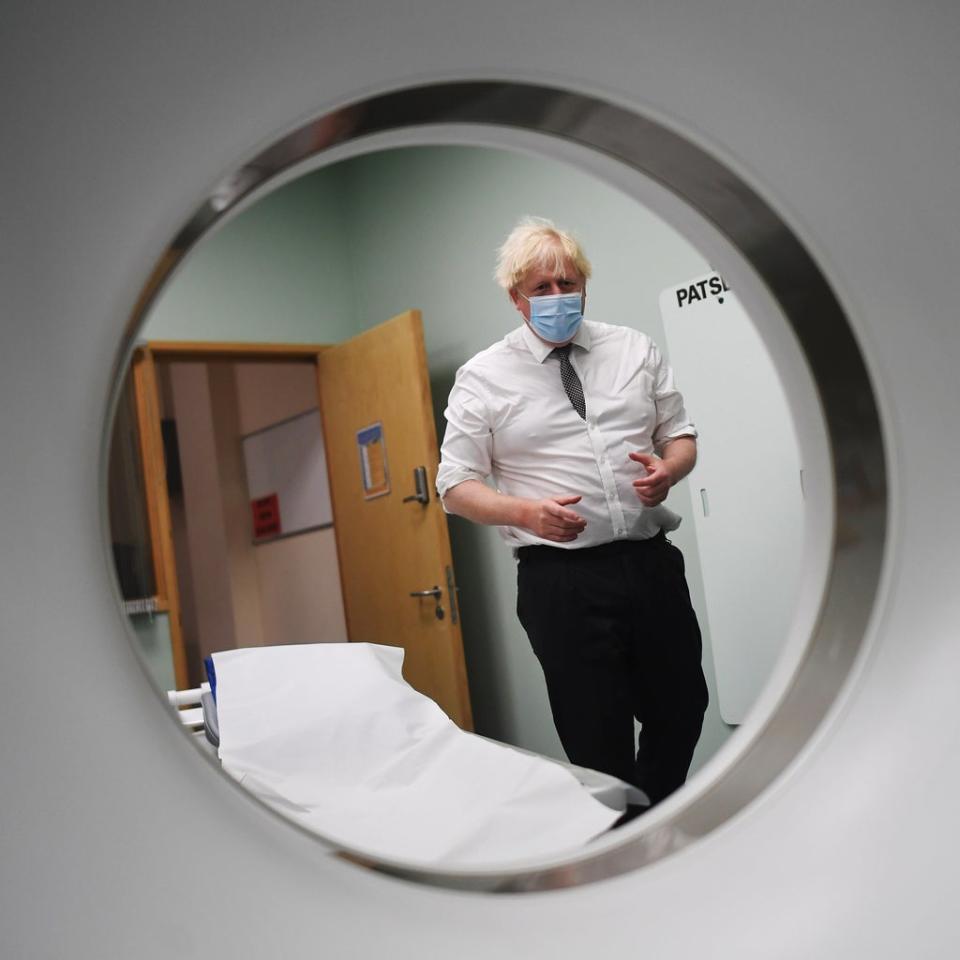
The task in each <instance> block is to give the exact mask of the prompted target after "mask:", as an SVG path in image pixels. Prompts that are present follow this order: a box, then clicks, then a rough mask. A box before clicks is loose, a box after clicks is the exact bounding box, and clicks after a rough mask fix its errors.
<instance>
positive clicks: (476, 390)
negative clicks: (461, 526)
mask: <svg viewBox="0 0 960 960" xmlns="http://www.w3.org/2000/svg"><path fill="white" fill-rule="evenodd" d="M443 415H444V417H446V420H447V429H446V431H445V432H444V435H443V445H442V446H441V447H440V467H439V469H438V470H437V496H439V497H440V501H441V503H442V502H443V498H444V497H445V496H446V494H447V492H448V491H449V490H451V489H453V487H455V486H457V484H460V483H463V482H464V481H465V480H479V481H480V482H481V483H483V482H485V481H486V480H487V478H488V477H489V476H490V471H491V455H492V444H493V435H492V433H491V429H490V418H489V413H488V410H487V404H486V402H485V401H484V399H483V395H482V389H481V386H480V384H479V382H478V381H477V379H476V377H474V376H473V375H471V374H470V373H469V372H468V371H465V370H464V369H463V368H461V369H460V370H458V371H457V379H456V382H455V383H454V385H453V389H452V390H451V391H450V397H449V399H448V400H447V409H446V410H445V411H444V413H443ZM444 509H446V507H445V506H444Z"/></svg>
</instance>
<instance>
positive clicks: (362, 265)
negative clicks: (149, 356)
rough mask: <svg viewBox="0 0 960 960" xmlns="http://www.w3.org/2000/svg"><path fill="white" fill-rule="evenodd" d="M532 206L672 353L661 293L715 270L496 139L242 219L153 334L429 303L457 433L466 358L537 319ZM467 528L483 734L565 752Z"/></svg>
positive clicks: (196, 260)
mask: <svg viewBox="0 0 960 960" xmlns="http://www.w3.org/2000/svg"><path fill="white" fill-rule="evenodd" d="M524 214H534V215H539V216H546V217H549V218H551V219H553V220H555V221H556V222H557V223H558V224H560V225H562V226H565V227H567V228H569V229H571V230H573V231H574V233H576V234H577V235H578V237H579V238H580V239H581V241H582V242H583V244H584V246H585V248H586V250H587V252H588V255H589V256H590V259H591V260H592V262H593V266H594V278H593V280H592V281H591V283H590V286H589V292H588V301H587V310H586V316H587V317H588V318H592V319H597V320H603V321H607V322H612V323H622V324H626V325H630V326H636V327H638V328H640V329H642V330H644V331H645V332H647V333H649V334H650V335H651V336H652V337H653V338H654V339H655V340H657V341H658V343H660V345H661V346H663V343H664V336H663V329H662V325H661V322H660V317H659V311H658V306H657V299H658V296H659V293H660V291H661V290H662V289H663V288H664V287H666V286H668V285H670V284H672V283H674V282H676V281H679V280H683V279H685V278H687V277H690V276H694V275H697V274H700V273H704V272H706V270H707V269H708V266H707V264H706V262H705V260H704V259H703V257H702V256H700V254H699V253H698V252H697V251H696V250H694V249H693V248H692V247H691V246H690V245H689V244H687V243H686V242H685V240H684V239H683V238H682V237H680V236H679V235H678V234H677V233H676V232H675V231H674V230H673V229H672V228H670V227H668V226H666V225H665V224H664V223H663V222H662V221H661V220H659V219H658V218H657V217H655V216H654V215H653V214H651V213H650V212H649V211H647V210H646V209H645V208H643V207H641V206H640V205H638V204H637V203H636V202H634V201H632V200H631V199H629V198H627V197H625V196H624V195H623V194H621V193H620V192H618V191H617V190H614V189H612V188H609V187H607V186H605V185H603V184H601V183H599V182H598V181H596V180H595V179H593V178H592V177H588V176H586V175H584V174H582V173H580V172H579V171H577V170H575V169H573V168H571V167H568V166H566V165H563V164H558V163H554V162H548V161H545V160H543V159H541V158H537V157H532V156H528V155H525V154H519V153H512V152H507V151H503V150H494V149H480V148H473V147H415V148H405V149H400V150H393V151H388V152H382V153H377V154H372V155H370V156H366V157H360V158H357V159H354V160H350V161H347V162H345V163H342V164H339V165H337V166H335V167H332V168H329V169H326V170H321V171H318V172H316V173H314V174H311V175H309V176H307V177H304V178H302V179H301V180H299V181H296V182H294V183H293V184H290V185H288V186H286V187H284V188H282V189H280V190H279V191H277V192H275V193H273V194H271V195H270V196H269V197H267V198H266V199H264V200H263V201H261V202H260V203H258V204H256V205H254V206H253V207H251V208H250V209H249V210H248V211H246V212H244V213H242V214H241V215H240V216H238V217H236V218H235V219H233V220H232V221H230V222H229V223H228V224H227V225H226V226H225V227H224V228H223V229H221V230H220V231H219V232H218V233H217V234H216V235H215V236H214V237H213V238H210V239H209V240H207V241H206V242H205V243H204V244H202V245H201V247H200V249H199V250H198V251H197V252H196V253H195V254H194V255H193V256H192V257H191V260H190V261H189V262H188V263H187V264H186V265H185V267H184V269H183V270H182V272H181V274H180V275H179V276H178V277H177V278H176V279H175V281H174V283H173V284H171V286H170V288H169V290H168V291H167V292H166V293H165V294H164V296H163V297H162V298H161V300H160V301H159V302H158V304H157V306H156V307H155V309H154V311H153V312H152V314H151V317H150V319H149V321H148V323H147V325H146V327H145V330H144V336H145V338H147V339H185V340H190V339H194V340H208V339H209V340H241V341H242V340H248V341H263V340H273V341H287V342H336V341H337V340H340V339H344V338H346V337H348V336H350V335H351V334H352V333H354V332H359V331H361V330H363V329H366V328H368V327H371V326H374V325H376V324H378V323H380V322H382V321H384V320H386V319H388V318H389V317H391V316H394V315H396V314H397V313H400V312H402V311H404V310H407V309H411V308H417V309H419V310H421V311H422V313H423V320H424V329H425V336H426V344H427V352H428V356H429V366H430V378H431V385H432V389H433V396H434V407H435V413H436V419H437V428H438V436H439V437H441V438H442V435H443V427H444V420H443V415H442V412H443V408H444V406H445V401H446V396H447V394H448V392H449V390H450V387H451V385H452V383H453V379H454V375H455V373H456V370H457V368H458V367H459V366H460V365H461V364H462V363H464V362H465V361H466V360H467V359H468V358H469V357H470V356H472V355H473V354H474V353H476V352H477V351H478V350H481V349H483V348H484V347H487V346H489V345H490V343H492V342H493V341H495V340H497V339H499V338H500V337H501V336H503V335H504V334H505V333H507V332H508V331H509V330H510V329H511V328H512V327H513V326H515V325H516V324H517V323H518V322H520V320H519V316H518V314H517V313H516V312H515V311H514V310H513V308H512V307H511V305H510V303H509V301H508V300H507V297H506V295H505V294H504V293H503V291H501V290H500V289H499V288H498V287H497V286H496V284H495V283H494V282H493V280H492V272H493V265H494V259H495V251H496V248H497V247H498V246H499V244H500V243H501V241H502V240H503V238H504V236H505V235H506V233H507V232H508V231H509V230H510V228H511V227H512V226H513V224H514V223H515V222H516V220H517V219H518V218H519V217H520V216H522V215H524ZM680 379H681V386H682V378H680ZM692 414H693V416H694V420H695V419H696V411H692ZM670 502H671V507H672V508H673V509H675V510H677V512H679V513H681V514H682V515H684V516H686V517H687V518H688V519H687V521H686V522H685V523H684V524H683V525H682V526H681V528H680V530H679V531H677V533H676V534H674V535H672V536H671V539H673V540H674V542H676V543H677V545H678V546H680V547H681V549H683V550H684V553H685V555H686V557H687V563H688V579H689V581H690V587H691V594H692V596H693V601H694V605H695V606H696V607H697V609H698V613H699V614H700V618H701V624H702V625H703V627H704V639H705V656H704V667H705V670H706V673H707V680H708V684H709V685H710V688H711V705H710V708H709V709H708V713H707V717H706V721H705V726H704V733H703V736H702V738H701V742H700V746H699V747H698V751H697V755H696V756H695V758H694V767H696V766H698V765H699V764H700V763H702V762H703V761H704V760H705V759H706V758H707V757H709V756H710V755H711V754H712V753H713V752H714V751H715V750H716V748H717V747H718V746H720V745H721V744H722V742H723V741H724V740H725V739H726V737H727V736H728V735H729V728H727V727H726V725H725V724H724V723H723V722H722V721H721V720H720V717H719V713H718V711H717V705H716V694H715V682H714V677H713V661H712V656H711V653H710V646H709V630H708V628H707V624H706V621H705V615H704V613H703V611H704V609H705V608H704V603H703V587H702V580H701V575H700V569H699V562H698V559H697V551H696V542H695V539H694V538H695V533H694V529H693V522H692V519H691V509H692V506H691V502H690V497H689V493H688V491H687V488H686V484H682V485H679V486H678V487H676V488H675V489H674V490H673V491H672V492H671V501H670ZM450 532H451V540H452V544H453V551H454V561H455V564H456V569H457V577H458V581H459V585H460V588H461V604H462V610H463V624H464V628H463V632H464V645H465V650H466V656H467V665H468V672H469V676H470V685H471V694H472V698H473V706H474V714H475V719H476V724H477V729H478V732H481V733H484V734H486V735H489V736H492V737H495V738H498V739H503V740H507V741H510V742H513V743H517V744H519V745H521V746H524V747H527V748H528V749H532V750H537V751H539V752H541V753H544V754H547V755H552V756H562V753H561V750H560V744H559V742H558V740H557V737H556V733H555V732H554V729H553V723H552V720H551V717H550V710H549V706H548V704H547V698H546V691H545V688H544V685H543V680H542V675H541V673H540V668H539V664H538V663H537V661H536V659H535V658H534V656H533V654H532V652H531V651H530V648H529V643H528V641H527V639H526V636H525V634H524V633H523V630H522V628H521V627H520V625H519V622H518V621H517V618H516V614H515V604H516V583H515V580H516V566H515V562H514V560H513V558H512V557H511V555H510V551H509V550H508V548H507V547H506V546H505V545H504V544H503V542H502V541H501V539H500V537H499V536H498V534H497V533H496V531H495V530H494V529H492V528H483V527H477V526H475V525H473V524H470V523H468V522H466V521H463V520H461V519H460V518H457V517H452V518H451V521H450Z"/></svg>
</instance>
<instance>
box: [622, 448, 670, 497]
mask: <svg viewBox="0 0 960 960" xmlns="http://www.w3.org/2000/svg"><path fill="white" fill-rule="evenodd" d="M629 457H630V459H631V460H633V461H635V462H636V463H639V464H642V465H643V466H644V467H645V468H646V471H647V473H646V476H643V477H640V478H639V479H638V480H634V481H633V489H634V490H636V491H637V496H638V497H639V498H640V502H641V503H642V504H643V505H644V506H645V507H655V506H656V505H657V504H658V503H663V501H664V500H666V499H667V494H668V493H669V492H670V488H671V487H672V486H673V474H672V473H671V472H670V468H669V467H668V466H667V465H666V463H665V462H664V461H663V460H661V459H660V458H659V457H655V456H653V455H652V454H649V453H631V454H629Z"/></svg>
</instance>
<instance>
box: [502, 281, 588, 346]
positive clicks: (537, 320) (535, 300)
mask: <svg viewBox="0 0 960 960" xmlns="http://www.w3.org/2000/svg"><path fill="white" fill-rule="evenodd" d="M517 292H518V293H519V291H517ZM520 296H521V297H523V299H524V300H526V301H527V303H529V304H530V326H531V327H533V329H534V331H535V332H536V333H537V334H538V335H539V336H541V337H542V338H543V339H544V340H548V341H549V342H550V343H566V342H567V341H568V340H570V339H572V338H573V337H574V335H575V334H576V332H577V330H578V329H579V327H580V321H581V320H583V293H582V292H578V293H552V294H549V295H547V296H545V297H527V296H524V294H522V293H521V294H520Z"/></svg>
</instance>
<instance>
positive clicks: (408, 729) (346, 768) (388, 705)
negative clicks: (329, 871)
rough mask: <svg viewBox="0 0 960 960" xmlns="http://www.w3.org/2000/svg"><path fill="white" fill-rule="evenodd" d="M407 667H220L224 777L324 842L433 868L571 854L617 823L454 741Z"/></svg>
mask: <svg viewBox="0 0 960 960" xmlns="http://www.w3.org/2000/svg"><path fill="white" fill-rule="evenodd" d="M402 664H403V650H402V649H400V648H397V647H388V646H381V645H377V644H366V643H326V644H324V643H320V644H304V645H299V646H298V645H289V646H280V647H255V648H246V649H242V650H230V651H226V652H224V653H217V654H214V666H215V668H216V675H217V715H218V719H219V723H220V750H219V753H220V759H221V761H222V763H223V768H224V770H226V771H227V772H228V773H230V774H231V775H232V776H233V777H235V778H236V779H237V780H238V781H240V782H241V783H242V784H243V785H244V786H245V787H246V788H247V789H249V790H250V791H252V792H253V793H254V794H256V795H257V796H258V797H260V798H261V799H262V800H263V801H264V802H266V803H268V804H270V805H271V806H273V807H274V808H276V809H277V810H279V811H281V812H283V813H284V814H286V815H287V816H289V817H290V818H292V819H293V820H296V821H297V822H299V823H301V824H303V825H304V826H306V827H308V828H309V829H311V830H314V831H315V832H317V833H319V834H321V835H322V836H324V837H326V838H328V839H331V840H334V841H336V842H338V843H340V844H343V845H345V846H347V847H351V848H353V849H355V850H358V851H361V852H364V853H368V854H375V855H377V856H380V857H385V858H391V859H400V860H405V861H412V862H416V863H420V864H431V865H435V866H440V865H442V866H444V867H466V866H481V865H485V864H492V863H502V862H503V861H505V860H513V859H519V858H524V857H531V856H545V855H549V854H554V853H559V852H562V851H567V850H571V849H573V848H576V847H578V846H581V845H582V844H583V843H585V842H586V841H588V840H589V839H591V838H592V837H595V836H596V835H597V834H599V833H601V832H602V831H604V830H606V829H607V828H608V827H609V826H611V824H612V823H613V822H614V821H615V820H616V819H617V817H618V814H617V812H616V811H614V810H611V809H609V808H608V807H606V806H604V805H603V804H601V803H600V802H598V801H596V800H594V799H593V798H592V797H590V796H589V795H588V794H587V793H586V792H585V791H584V790H583V789H582V788H581V786H580V785H579V784H578V783H577V781H576V779H575V778H574V777H573V775H572V774H571V773H569V771H567V770H565V769H564V768H563V767H560V766H558V765H557V764H555V763H552V762H550V761H548V760H544V759H541V758H539V757H532V756H527V755H523V754H520V753H517V752H515V751H513V750H511V749H510V748H509V747H505V746H500V745H499V744H496V743H492V742H490V741H487V740H484V739H482V738H480V737H476V736H474V735H472V734H468V733H464V732H463V731H461V730H460V729H459V728H458V727H457V726H456V725H455V724H454V723H453V722H452V721H451V720H450V719H449V718H448V717H447V716H446V715H445V714H444V713H443V711H442V710H441V709H440V708H439V707H438V706H437V705H436V704H435V703H434V702H433V701H432V700H430V699H428V698H427V697H424V696H423V695H421V694H420V693H418V692H417V691H415V690H414V689H413V688H412V687H410V686H409V685H408V684H407V682H406V681H405V680H404V679H403V678H402V677H401V673H400V671H401V667H402Z"/></svg>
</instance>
